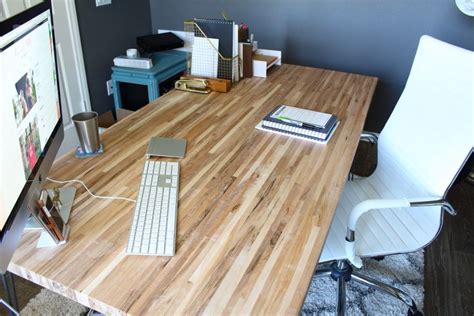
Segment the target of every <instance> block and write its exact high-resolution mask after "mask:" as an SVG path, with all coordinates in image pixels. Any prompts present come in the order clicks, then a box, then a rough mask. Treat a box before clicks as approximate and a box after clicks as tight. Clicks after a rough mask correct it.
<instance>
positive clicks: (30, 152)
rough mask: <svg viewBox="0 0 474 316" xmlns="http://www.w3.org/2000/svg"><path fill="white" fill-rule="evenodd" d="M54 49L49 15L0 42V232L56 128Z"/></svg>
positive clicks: (47, 12) (21, 27) (56, 90)
mask: <svg viewBox="0 0 474 316" xmlns="http://www.w3.org/2000/svg"><path fill="white" fill-rule="evenodd" d="M54 49H55V48H54V42H53V35H52V23H51V15H50V12H49V10H48V11H45V12H43V13H41V14H39V15H38V16H36V17H34V18H33V19H31V20H29V21H28V22H26V23H24V24H21V25H19V26H18V27H17V28H15V29H13V30H12V31H10V32H9V33H7V34H4V35H3V36H0V69H1V71H0V126H1V143H0V163H1V164H0V165H1V169H0V232H1V231H2V230H3V229H4V228H5V225H6V223H7V221H8V219H9V217H10V216H12V211H13V210H14V208H15V204H16V203H17V201H18V200H19V198H20V195H21V194H22V191H23V189H24V188H25V185H26V184H27V182H28V181H29V180H31V179H32V178H33V177H34V174H35V172H36V169H38V167H39V165H40V163H41V157H42V155H43V154H44V152H45V150H47V146H48V142H49V140H50V138H51V137H52V134H53V132H54V131H55V128H56V127H57V125H58V123H59V122H60V118H61V112H60V105H59V94H58V88H57V87H58V85H57V80H58V79H57V73H56V65H55V55H54V53H55V51H54Z"/></svg>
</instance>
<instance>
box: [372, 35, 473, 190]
mask: <svg viewBox="0 0 474 316" xmlns="http://www.w3.org/2000/svg"><path fill="white" fill-rule="evenodd" d="M473 99H474V52H472V51H469V50H465V49H462V48H459V47H456V46H453V45H451V44H447V43H444V42H442V41H439V40H437V39H435V38H432V37H430V36H427V35H424V36H422V38H421V39H420V43H419V45H418V49H417V52H416V56H415V60H414V62H413V65H412V68H411V71H410V75H409V77H408V81H407V83H406V86H405V89H404V91H403V93H402V95H401V97H400V99H399V100H398V103H397V105H396V106H395V109H394V110H393V112H392V114H391V116H390V118H389V120H388V121H387V123H386V125H385V127H384V129H383V130H382V132H381V134H380V137H379V150H383V151H385V152H386V153H388V154H389V155H390V157H391V160H393V161H396V162H397V165H398V167H400V168H401V169H402V170H403V172H404V173H405V174H407V175H408V176H409V177H410V178H411V181H414V182H416V183H417V184H419V185H421V186H423V187H424V191H425V192H426V193H428V194H430V195H433V196H439V197H442V196H444V194H445V193H446V191H447V189H448V188H449V185H450V184H451V182H452V181H453V180H454V178H455V177H456V175H457V174H458V172H459V170H460V168H461V167H462V165H463V163H464V162H465V161H466V159H467V158H468V157H469V155H470V153H471V151H472V148H473V146H474V129H473V128H474V127H473V125H474V122H473V121H474V100H473Z"/></svg>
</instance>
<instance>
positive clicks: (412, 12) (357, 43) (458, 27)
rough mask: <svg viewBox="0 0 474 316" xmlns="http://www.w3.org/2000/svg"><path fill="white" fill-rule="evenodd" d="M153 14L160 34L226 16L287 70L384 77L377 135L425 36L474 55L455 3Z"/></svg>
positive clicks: (324, 1) (470, 30)
mask: <svg viewBox="0 0 474 316" xmlns="http://www.w3.org/2000/svg"><path fill="white" fill-rule="evenodd" d="M150 9H151V19H152V25H153V30H154V32H156V30H157V29H158V28H169V29H178V30H182V29H183V21H184V20H185V19H188V18H193V17H220V12H221V11H222V10H225V11H226V13H227V15H228V16H229V18H231V19H233V20H235V21H236V22H240V21H244V22H245V23H247V24H248V25H249V27H250V30H251V32H252V33H254V34H255V37H256V40H258V42H259V46H260V47H262V48H270V49H279V50H282V51H283V61H284V62H286V63H291V64H298V65H306V66H314V67H322V68H330V69H336V70H342V71H348V72H355V73H361V74H367V75H373V76H377V77H379V79H380V81H379V85H378V87H377V91H376V95H375V99H374V102H373V104H372V106H371V110H370V112H369V117H368V119H367V124H366V129H368V130H374V131H380V130H381V128H382V127H383V126H384V124H385V122H386V120H387V118H388V116H389V115H390V113H391V111H392V109H393V107H394V106H395V104H396V102H397V100H398V97H399V96H400V93H401V91H402V89H403V87H404V83H405V82H406V79H407V77H408V72H409V70H410V66H411V63H412V61H413V57H414V54H415V51H416V47H417V44H418V39H419V38H420V36H421V35H422V34H429V35H432V36H434V37H437V38H439V39H441V40H444V41H447V42H450V43H453V44H455V45H458V46H462V47H465V48H468V49H471V50H474V18H472V17H468V16H465V15H463V14H462V13H461V12H460V11H459V10H458V9H457V7H456V5H455V0H311V1H310V0H259V1H255V0H254V1H251V0H239V1H237V0H232V1H230V0H226V1H225V0H192V1H186V2H183V1H174V0H150Z"/></svg>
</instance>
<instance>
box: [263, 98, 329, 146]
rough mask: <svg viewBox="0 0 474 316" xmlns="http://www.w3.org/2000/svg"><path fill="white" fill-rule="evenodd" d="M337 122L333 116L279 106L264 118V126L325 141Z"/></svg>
mask: <svg viewBox="0 0 474 316" xmlns="http://www.w3.org/2000/svg"><path fill="white" fill-rule="evenodd" d="M281 118H284V120H282V119H281ZM337 121H338V120H337V117H336V116H335V115H333V114H328V113H321V112H317V111H311V110H306V109H300V108H297V107H292V106H288V105H279V106H277V107H276V108H275V109H273V111H271V112H270V113H269V114H268V115H267V116H265V117H264V118H263V121H262V126H263V127H265V128H268V129H273V130H282V131H286V132H289V133H291V134H300V135H304V136H309V137H312V138H317V139H320V140H325V139H327V138H328V136H329V135H330V134H331V133H332V132H333V130H334V129H335V127H336V124H337ZM308 125H311V127H308Z"/></svg>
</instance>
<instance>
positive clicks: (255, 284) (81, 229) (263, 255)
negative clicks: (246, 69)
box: [9, 65, 377, 315]
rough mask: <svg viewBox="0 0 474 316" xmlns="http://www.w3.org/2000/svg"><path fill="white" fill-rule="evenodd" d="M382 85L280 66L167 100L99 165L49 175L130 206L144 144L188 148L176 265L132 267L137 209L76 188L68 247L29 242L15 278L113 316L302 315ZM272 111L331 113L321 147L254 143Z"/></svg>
mask: <svg viewBox="0 0 474 316" xmlns="http://www.w3.org/2000/svg"><path fill="white" fill-rule="evenodd" d="M376 83H377V79H376V78H372V77H366V76H362V75H355V74H348V73H342V72H335V71H330V70H322V69H315V68H308V67H301V66H293V65H283V66H281V67H280V68H279V69H277V70H275V71H274V72H272V73H271V74H270V75H269V76H268V77H267V78H266V79H261V78H252V79H246V80H243V81H242V82H240V83H238V84H237V85H235V86H234V87H233V89H232V90H231V91H230V92H229V93H222V94H220V93H216V92H213V93H211V94H209V95H201V94H193V93H188V92H183V91H172V92H170V93H168V94H166V95H165V96H163V97H161V98H159V99H157V100H156V101H155V102H153V103H151V104H149V105H147V106H145V107H144V108H142V109H140V110H139V111H137V112H136V113H134V114H133V115H130V116H128V117H126V118H125V119H124V120H123V121H120V122H119V123H117V124H115V125H114V126H112V127H110V128H109V129H107V130H106V131H105V133H104V134H103V135H102V142H103V143H104V145H105V153H104V154H102V155H101V156H99V157H95V158H87V159H81V160H79V159H76V158H75V156H74V154H73V153H69V154H68V155H66V156H64V157H63V158H62V159H60V160H59V161H58V162H56V164H55V165H54V167H53V169H52V172H51V174H50V176H51V177H52V178H55V179H60V180H64V179H81V180H83V181H85V182H86V183H87V184H88V185H89V186H90V187H91V189H92V191H93V192H95V193H96V194H100V195H115V196H117V195H118V196H124V197H129V198H136V196H137V190H138V187H139V181H140V177H141V174H142V169H143V165H144V161H145V158H144V155H145V150H146V147H147V144H148V141H149V139H150V137H151V136H155V135H159V136H162V137H178V138H185V139H187V141H188V144H187V149H186V157H185V158H184V159H181V160H179V162H180V168H181V171H180V172H181V173H180V193H179V210H178V227H177V252H176V255H175V256H174V257H149V256H128V255H126V254H125V247H126V244H127V239H128V232H129V229H130V225H131V221H132V215H133V210H134V203H131V202H127V201H110V200H97V199H94V198H92V197H90V196H89V195H88V194H87V193H86V192H84V190H83V189H82V188H80V187H79V186H78V187H77V188H78V193H77V195H76V198H75V204H74V207H73V211H72V215H71V216H72V217H71V219H70V225H71V232H70V236H69V241H68V243H67V244H65V245H62V246H57V247H53V248H43V249H36V248H35V245H36V240H37V238H38V233H35V232H26V233H25V234H24V236H23V239H22V242H21V246H20V247H19V249H18V250H17V251H16V253H15V256H14V258H13V261H12V263H11V264H10V266H9V270H10V271H11V272H13V273H15V274H17V275H19V276H21V277H23V278H26V279H29V280H31V281H33V282H35V283H37V284H40V285H41V286H43V287H45V288H48V289H50V290H52V291H54V292H57V293H60V294H62V295H64V296H67V297H69V298H71V299H73V300H75V301H77V302H79V303H81V304H83V305H86V306H89V307H91V308H93V309H95V310H98V311H100V312H103V313H107V314H131V315H145V314H146V315H159V314H168V315H180V314H201V313H202V314H208V315H218V314H230V313H233V314H267V315H275V314H297V313H298V312H299V310H300V307H301V305H302V303H303V300H304V298H305V295H306V291H307V288H308V286H309V284H310V281H311V276H312V274H313V271H314V269H315V266H316V264H317V262H318V258H319V254H320V252H321V249H322V247H323V244H324V241H325V238H326V234H327V232H328V229H329V226H330V224H331V220H332V217H333V214H334V211H335V208H336V205H337V202H338V199H339V195H340V193H341V190H342V187H343V185H344V182H345V181H346V178H347V174H348V172H349V169H350V166H351V163H352V159H353V157H354V154H355V151H356V148H357V144H358V141H359V136H360V133H361V131H362V127H363V125H364V121H365V118H366V114H367V111H368V109H369V105H370V103H371V99H372V95H373V92H374V90H375V86H376ZM279 104H288V105H296V106H299V107H303V108H308V109H313V110H318V111H323V112H328V113H334V114H336V115H337V116H338V117H339V118H340V120H341V124H340V125H339V127H338V129H337V131H336V132H335V134H334V135H333V137H332V139H331V140H330V142H329V143H328V144H327V145H321V144H316V143H312V142H309V141H304V140H298V139H294V138H290V137H287V136H280V135H276V134H272V133H267V132H263V131H259V130H256V129H255V125H256V124H257V123H258V122H259V121H260V120H261V119H262V118H263V117H264V116H265V115H266V114H267V113H268V112H269V111H270V110H272V109H273V108H274V107H275V106H277V105H279Z"/></svg>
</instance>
